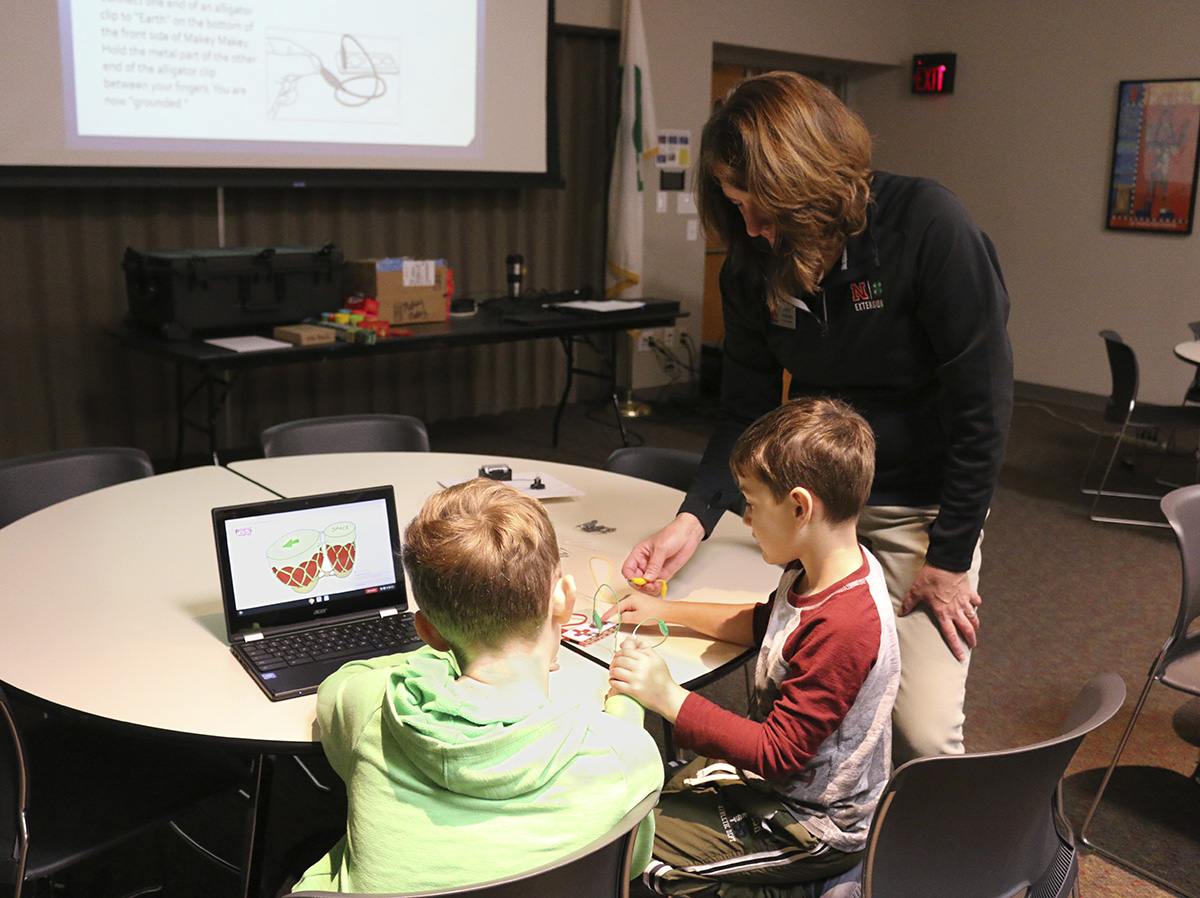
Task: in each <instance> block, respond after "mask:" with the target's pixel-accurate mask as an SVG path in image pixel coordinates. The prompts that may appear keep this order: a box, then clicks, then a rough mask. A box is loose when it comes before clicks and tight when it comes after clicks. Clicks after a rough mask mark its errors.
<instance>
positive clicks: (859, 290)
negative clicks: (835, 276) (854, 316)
mask: <svg viewBox="0 0 1200 898" xmlns="http://www.w3.org/2000/svg"><path fill="white" fill-rule="evenodd" d="M850 299H851V301H852V302H853V303H854V311H856V312H865V311H867V310H868V309H882V308H883V282H882V281H859V282H858V283H856V284H851V285H850Z"/></svg>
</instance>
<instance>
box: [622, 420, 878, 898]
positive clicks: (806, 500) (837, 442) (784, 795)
mask: <svg viewBox="0 0 1200 898" xmlns="http://www.w3.org/2000/svg"><path fill="white" fill-rule="evenodd" d="M874 453H875V441H874V437H873V435H872V433H871V429H870V427H869V425H867V423H866V421H864V420H863V419H862V417H860V416H859V415H858V414H857V413H856V412H854V411H853V410H852V409H851V408H850V407H849V406H848V405H846V404H845V403H843V402H840V401H837V400H831V399H814V398H806V399H797V400H794V401H792V402H788V403H786V404H784V405H782V406H780V407H779V408H777V409H775V410H773V411H771V412H769V413H768V414H766V415H764V416H763V417H762V418H760V419H759V420H758V421H756V422H755V423H754V424H752V425H751V426H750V428H749V429H748V430H747V431H746V432H745V433H744V434H743V436H742V437H741V439H740V440H739V441H738V443H737V446H736V447H735V448H734V451H733V454H732V456H731V457H730V467H731V468H732V469H733V473H734V475H735V476H736V477H737V479H738V484H739V486H740V488H741V490H742V493H743V494H744V495H745V497H746V512H745V515H744V518H743V520H744V522H745V523H746V524H747V525H748V526H749V527H750V528H751V530H752V532H753V534H754V538H755V540H756V541H757V542H758V544H759V547H760V548H761V550H762V554H763V559H764V560H765V561H767V562H768V563H770V564H778V565H783V566H784V570H783V576H782V577H781V578H780V581H779V586H778V587H777V588H776V590H775V592H774V593H772V595H771V596H770V598H769V599H768V600H767V601H766V602H765V603H762V604H758V605H741V606H739V605H724V604H713V603H700V602H675V601H669V600H667V599H664V598H655V597H651V596H646V595H643V594H640V593H636V594H634V595H631V596H629V597H627V598H625V599H622V600H621V602H620V604H619V606H617V607H614V608H613V609H612V610H610V611H609V612H608V614H607V616H608V617H613V616H615V615H616V614H617V613H618V610H619V611H620V613H622V614H628V615H631V616H632V617H633V618H638V619H640V618H645V617H657V618H661V619H663V620H665V621H669V622H671V623H677V624H682V625H684V626H687V627H689V628H691V629H693V630H696V631H698V632H700V633H704V634H705V635H708V636H712V637H715V638H717V639H723V640H726V641H729V642H734V643H738V644H742V645H753V646H758V648H759V652H758V662H757V665H756V669H755V699H754V702H753V705H752V707H751V716H750V718H749V719H747V718H743V717H741V716H739V715H737V714H734V713H732V712H730V711H727V710H725V709H723V708H721V707H719V706H718V705H715V704H713V703H712V702H710V701H708V700H707V699H705V698H703V697H702V696H700V695H697V694H695V693H692V692H689V691H687V690H686V689H684V688H683V687H682V686H680V685H678V684H677V683H676V682H675V681H674V680H673V679H672V678H671V675H670V673H669V672H668V670H667V667H666V664H665V663H664V662H663V661H662V659H661V658H660V657H659V656H658V655H657V654H656V653H655V652H654V651H653V650H652V649H650V648H649V647H648V644H649V640H643V639H629V640H626V642H625V644H624V645H623V646H622V647H621V650H620V651H619V652H618V653H617V655H616V656H615V657H614V659H613V662H612V667H611V674H610V678H611V683H612V687H613V690H614V691H615V692H619V693H625V694H628V695H631V696H633V697H634V698H635V699H637V700H638V701H639V702H641V703H642V704H643V705H644V706H645V707H647V708H649V709H650V710H652V711H655V712H657V713H658V714H660V715H662V717H663V718H664V719H665V720H667V721H670V722H671V723H672V724H674V741H675V744H676V746H678V747H680V748H686V749H691V750H693V751H695V752H696V753H697V754H699V755H700V756H701V757H699V758H697V759H696V760H695V761H693V762H692V763H691V764H689V765H688V766H687V767H686V768H684V769H683V770H682V771H680V772H679V773H678V774H677V775H676V776H675V777H673V779H672V780H671V782H670V783H669V784H668V786H667V788H666V789H665V790H664V791H663V796H662V801H661V802H660V805H659V809H658V811H657V812H656V814H657V816H656V820H657V829H656V835H655V841H654V860H653V861H652V862H651V864H650V866H649V867H647V869H646V872H645V874H644V876H643V881H644V882H645V883H646V885H647V886H649V887H650V888H652V889H653V890H654V891H656V892H659V893H660V894H665V895H671V894H681V893H686V894H688V895H689V896H718V895H719V896H721V898H732V896H761V895H763V894H770V893H771V892H772V891H774V890H773V889H772V888H771V887H772V886H782V885H784V884H789V885H795V884H797V883H801V882H805V881H810V880H816V879H826V878H828V877H831V876H836V875H838V874H840V873H843V872H845V871H846V870H849V869H850V868H852V867H853V866H854V865H855V864H856V863H858V861H859V860H860V858H861V855H862V851H863V848H864V846H865V844H866V838H867V831H868V829H869V827H870V824H871V817H872V815H873V814H874V812H875V805H876V803H877V802H878V800H879V796H880V794H881V793H882V791H883V787H884V785H885V784H886V782H887V778H888V775H889V764H890V761H889V759H890V756H891V713H892V704H893V702H894V701H895V698H896V689H897V686H898V684H899V680H900V653H899V648H898V646H897V642H896V627H895V621H894V619H893V616H892V605H891V600H890V599H889V598H888V591H887V587H886V585H885V583H884V580H883V573H882V571H881V569H880V567H879V563H878V562H877V561H876V560H875V559H874V557H872V555H871V553H870V552H869V551H867V550H866V549H865V548H863V547H862V546H861V545H859V542H858V538H857V536H856V534H855V523H856V520H857V518H858V514H859V512H860V510H861V509H862V507H863V505H864V503H865V502H866V499H867V495H868V494H869V493H870V489H871V480H872V476H873V474H874ZM712 759H719V761H717V762H714V761H713V760H712Z"/></svg>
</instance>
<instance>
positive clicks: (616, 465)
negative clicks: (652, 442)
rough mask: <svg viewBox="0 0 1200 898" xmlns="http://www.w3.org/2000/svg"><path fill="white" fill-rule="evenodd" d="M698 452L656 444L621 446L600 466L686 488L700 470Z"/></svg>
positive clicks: (678, 487) (666, 484) (615, 471)
mask: <svg viewBox="0 0 1200 898" xmlns="http://www.w3.org/2000/svg"><path fill="white" fill-rule="evenodd" d="M701 458H703V456H702V455H701V454H700V453H699V452H687V451H685V450H683V449H661V448H659V447H656V446H625V447H624V448H621V449H616V450H614V451H613V453H612V454H611V455H610V456H609V457H608V458H607V459H606V460H605V462H604V470H606V471H612V472H614V473H616V474H627V475H628V476H630V477H637V478H639V479H641V480H650V481H652V482H654V483H661V484H663V485H664V486H670V487H674V488H675V489H677V490H684V491H686V490H687V488H688V487H690V486H691V485H692V479H693V478H694V477H695V476H696V472H697V471H699V470H700V460H701Z"/></svg>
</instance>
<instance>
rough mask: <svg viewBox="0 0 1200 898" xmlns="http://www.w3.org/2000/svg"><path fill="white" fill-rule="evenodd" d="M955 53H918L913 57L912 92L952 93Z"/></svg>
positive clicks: (956, 56)
mask: <svg viewBox="0 0 1200 898" xmlns="http://www.w3.org/2000/svg"><path fill="white" fill-rule="evenodd" d="M957 58H958V54H956V53H918V54H917V55H916V56H914V57H913V70H912V92H913V93H914V94H952V93H954V64H955V60H956V59H957Z"/></svg>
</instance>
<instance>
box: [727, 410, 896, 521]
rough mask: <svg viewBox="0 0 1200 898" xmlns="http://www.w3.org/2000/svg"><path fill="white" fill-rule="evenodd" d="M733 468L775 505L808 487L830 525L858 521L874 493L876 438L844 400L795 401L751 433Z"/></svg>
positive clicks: (758, 423) (735, 449)
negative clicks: (759, 483) (756, 484)
mask: <svg viewBox="0 0 1200 898" xmlns="http://www.w3.org/2000/svg"><path fill="white" fill-rule="evenodd" d="M729 467H730V468H731V469H732V470H733V473H734V475H735V476H736V477H738V479H745V478H746V477H755V478H757V479H758V480H760V481H762V483H763V484H764V485H765V486H766V487H767V489H768V490H769V491H770V493H771V495H772V497H773V498H774V499H775V500H776V501H781V500H782V499H783V498H784V497H785V496H787V495H788V493H790V492H791V491H792V490H793V489H794V488H795V487H798V486H801V487H804V488H805V489H807V490H808V491H809V492H811V493H812V494H813V495H815V496H816V497H817V498H818V499H820V500H821V503H822V504H823V505H824V506H825V520H826V521H827V522H829V523H830V524H840V523H842V522H844V521H852V520H855V519H857V518H858V515H859V513H860V512H861V511H862V509H863V506H864V505H866V504H867V497H868V496H870V494H871V482H872V480H874V478H875V435H874V433H872V431H871V425H870V424H868V423H867V422H866V420H865V419H864V418H863V417H862V415H860V414H859V413H858V412H856V411H855V410H854V409H852V408H851V407H850V406H849V405H847V404H846V403H845V402H842V401H841V400H840V399H827V398H824V397H804V398H801V399H793V400H791V401H790V402H785V403H784V404H783V405H781V406H779V407H778V408H776V409H773V410H771V411H769V412H767V413H766V414H765V415H763V416H762V417H761V418H759V419H758V420H757V421H755V422H754V423H753V424H751V425H750V426H749V427H748V428H747V429H746V432H745V433H743V434H742V436H741V438H739V439H738V441H737V443H736V444H735V445H734V447H733V452H732V453H731V454H730V456H729Z"/></svg>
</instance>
